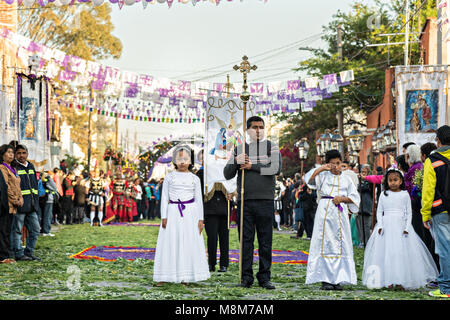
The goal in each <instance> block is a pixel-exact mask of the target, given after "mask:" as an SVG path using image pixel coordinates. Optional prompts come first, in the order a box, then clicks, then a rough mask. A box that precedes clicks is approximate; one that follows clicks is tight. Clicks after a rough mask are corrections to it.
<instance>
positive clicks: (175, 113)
mask: <svg viewBox="0 0 450 320" xmlns="http://www.w3.org/2000/svg"><path fill="white" fill-rule="evenodd" d="M0 37H2V38H4V39H5V40H7V41H8V42H9V43H11V44H13V46H14V47H13V48H14V49H13V50H15V49H17V57H18V58H19V59H20V60H21V61H22V62H23V63H24V64H25V65H28V66H29V67H30V71H31V73H33V74H36V75H44V76H45V77H47V78H50V79H52V80H59V81H60V82H61V83H63V85H64V89H65V91H66V92H69V93H68V94H66V95H64V96H58V97H56V98H57V100H58V102H59V104H60V105H64V106H66V107H72V108H77V109H79V110H87V111H90V112H96V113H97V114H101V115H105V116H110V117H119V118H122V119H132V120H138V121H151V122H164V123H199V122H204V118H205V109H206V100H207V97H208V96H218V95H221V94H225V93H226V91H227V90H226V86H227V84H226V83H210V82H204V81H199V82H191V81H186V80H174V79H168V78H156V77H153V76H151V75H148V74H140V73H136V72H130V71H126V70H120V69H118V68H115V67H111V66H107V65H103V64H101V63H98V62H95V61H89V60H84V59H81V58H79V57H77V56H72V55H68V54H66V53H65V52H63V51H60V50H58V49H52V48H50V47H47V46H44V45H41V44H38V43H35V42H34V41H32V40H31V39H29V38H27V37H24V36H22V35H19V34H17V33H14V32H12V31H10V30H8V29H6V28H4V29H2V30H0ZM353 80H354V74H353V70H344V71H341V72H338V73H333V74H327V75H323V76H315V77H308V78H305V79H303V80H299V79H296V80H288V81H275V82H268V83H263V82H258V83H249V90H250V94H251V99H252V100H251V101H253V102H254V105H255V112H256V113H257V114H263V115H270V114H274V113H278V112H291V113H292V112H298V111H302V112H308V111H312V110H313V108H314V107H315V106H316V104H317V101H320V100H324V99H328V98H331V97H332V95H333V93H336V92H339V88H340V87H341V86H346V85H349V84H350V83H351V81H353ZM91 90H94V91H95V92H97V93H101V94H97V95H96V96H97V97H98V99H97V101H95V102H94V103H92V101H91ZM241 92H242V84H241V83H234V84H233V89H232V93H231V94H230V96H231V97H233V98H236V99H238V98H239V97H240V93H241Z"/></svg>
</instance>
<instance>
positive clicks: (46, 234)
mask: <svg viewBox="0 0 450 320" xmlns="http://www.w3.org/2000/svg"><path fill="white" fill-rule="evenodd" d="M42 235H43V236H44V237H54V236H55V235H54V234H53V233H44V234H42Z"/></svg>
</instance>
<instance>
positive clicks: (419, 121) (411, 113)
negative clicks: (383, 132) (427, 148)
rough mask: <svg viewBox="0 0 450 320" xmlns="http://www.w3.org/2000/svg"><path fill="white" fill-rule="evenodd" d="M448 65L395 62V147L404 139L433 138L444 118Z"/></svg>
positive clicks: (420, 142)
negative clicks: (399, 64) (399, 63)
mask: <svg viewBox="0 0 450 320" xmlns="http://www.w3.org/2000/svg"><path fill="white" fill-rule="evenodd" d="M447 77H448V66H439V67H437V66H406V67H405V66H397V67H395V85H396V92H397V97H396V99H397V111H396V118H397V119H396V125H397V134H398V141H397V148H398V150H397V151H398V153H399V154H400V153H401V147H402V145H403V144H404V143H406V142H415V143H416V144H418V145H422V144H424V143H426V142H434V140H435V137H436V134H435V131H436V130H437V128H439V127H440V126H442V125H444V124H445V122H446V118H447V88H446V83H447Z"/></svg>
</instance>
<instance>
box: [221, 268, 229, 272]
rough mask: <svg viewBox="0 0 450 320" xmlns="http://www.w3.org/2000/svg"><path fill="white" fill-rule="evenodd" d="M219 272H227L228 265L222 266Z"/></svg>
mask: <svg viewBox="0 0 450 320" xmlns="http://www.w3.org/2000/svg"><path fill="white" fill-rule="evenodd" d="M219 272H227V267H220V268H219Z"/></svg>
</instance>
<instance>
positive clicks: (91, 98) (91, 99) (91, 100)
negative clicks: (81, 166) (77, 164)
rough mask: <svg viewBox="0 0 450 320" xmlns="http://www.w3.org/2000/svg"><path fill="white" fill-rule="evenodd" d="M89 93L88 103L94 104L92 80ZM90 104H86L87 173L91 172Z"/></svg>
mask: <svg viewBox="0 0 450 320" xmlns="http://www.w3.org/2000/svg"><path fill="white" fill-rule="evenodd" d="M90 89H91V90H90V91H91V94H90V105H94V89H93V88H92V82H91V88H90ZM90 105H88V106H87V107H88V112H89V120H88V163H87V170H88V173H89V172H91V116H92V112H91V110H90V108H91V107H90Z"/></svg>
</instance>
